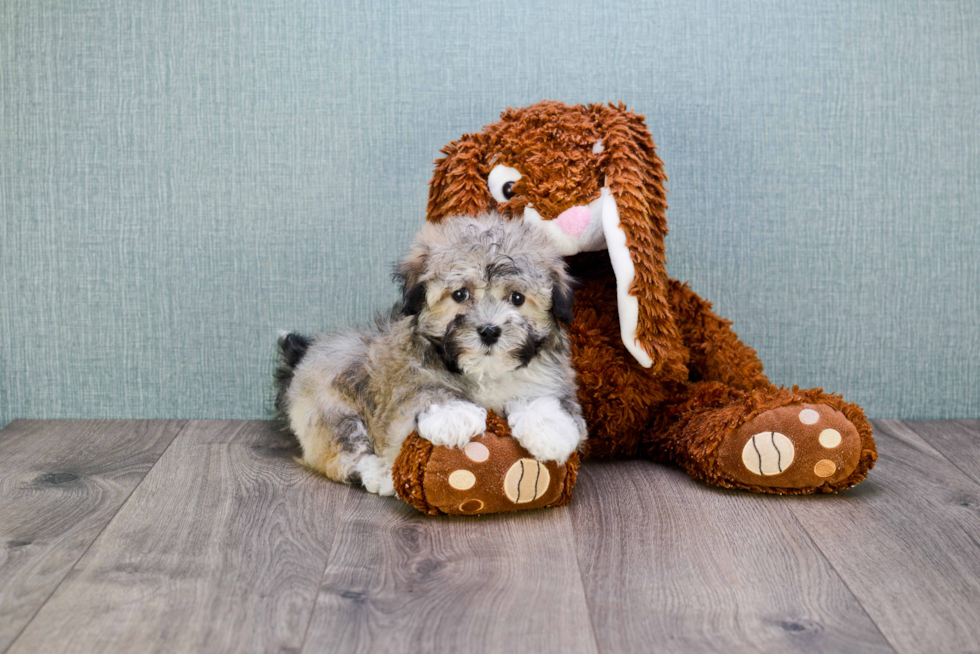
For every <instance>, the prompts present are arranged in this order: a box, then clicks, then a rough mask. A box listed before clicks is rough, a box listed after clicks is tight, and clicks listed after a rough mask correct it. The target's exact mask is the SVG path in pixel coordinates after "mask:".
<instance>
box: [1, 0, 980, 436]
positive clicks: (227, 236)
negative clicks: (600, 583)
mask: <svg viewBox="0 0 980 654" xmlns="http://www.w3.org/2000/svg"><path fill="white" fill-rule="evenodd" d="M546 98H550V99H556V100H561V101H564V102H568V103H580V102H595V101H606V100H614V101H615V100H623V101H624V102H626V103H627V105H629V106H630V107H631V108H633V109H634V110H636V111H638V112H639V113H642V114H645V115H646V117H647V122H648V124H649V126H650V128H651V131H652V132H653V134H654V139H655V140H656V142H657V144H658V145H659V148H660V153H661V156H662V157H663V159H664V161H665V162H666V166H667V173H668V175H669V177H670V183H669V188H670V196H669V198H668V199H669V202H670V210H669V211H668V220H669V222H670V225H671V234H670V237H669V238H668V257H669V262H670V263H669V267H670V272H671V273H672V275H673V276H675V277H678V278H680V279H684V280H689V281H690V282H691V284H692V286H693V287H694V289H695V290H697V291H698V292H699V293H701V294H702V295H704V296H705V297H707V298H709V299H711V300H713V301H714V303H715V307H716V309H717V310H718V312H719V313H721V314H722V315H725V316H727V317H729V318H732V319H733V320H734V321H735V328H736V330H737V332H738V333H739V335H740V336H741V337H742V338H743V340H745V341H746V342H747V343H748V344H750V345H751V346H753V347H755V348H756V349H757V350H758V351H759V353H760V355H761V356H762V358H763V360H764V362H765V363H766V368H767V370H768V372H769V374H770V376H771V378H772V379H773V380H774V381H775V382H778V383H781V384H793V383H798V384H801V385H804V386H823V387H825V388H826V389H828V390H833V391H837V392H841V393H843V394H844V395H845V397H847V398H848V399H851V400H854V401H857V402H859V403H861V404H862V405H863V406H864V407H865V408H866V409H867V411H868V413H869V415H871V416H872V417H901V418H940V417H943V418H952V417H960V418H970V417H972V418H977V417H980V366H978V362H980V263H978V261H980V255H978V252H980V172H978V171H980V115H978V113H980V112H978V107H980V3H977V2H975V1H974V0H964V1H961V2H957V1H948V2H934V1H932V0H929V1H926V0H910V1H907V2H900V3H897V2H889V1H886V0H882V1H880V2H868V1H865V2H841V1H831V2H822V3H802V2H798V1H796V0H773V1H771V2H768V1H765V2H764V1H758V0H751V1H750V0H743V1H739V2H723V1H711V0H693V1H692V0H675V1H671V2H656V3H646V2H637V1H636V0H630V1H629V2H626V1H618V0H603V1H600V2H595V3H591V4H588V5H586V3H569V4H560V3H555V2H535V1H522V0H495V1H494V2H479V1H472V2H471V1H465V0H456V1H452V2H438V3H436V2H431V3H430V2H418V1H417V0H413V1H397V2H376V3H366V2H357V1H352V0H349V1H344V2H314V1H300V0H255V1H244V0H227V1H223V2H220V3H219V2H210V1H207V0H171V1H160V2H131V1H130V0H101V1H91V2H90V1H86V0H52V1H51V2H36V1H23V0H3V2H0V290H2V293H0V371H2V383H0V424H5V423H6V422H8V421H9V420H11V419H14V418H59V417H110V418H115V417H160V418H163V417H168V418H169V417H173V418H177V417H181V418H197V417H212V418H245V417H262V416H266V415H268V414H267V411H268V409H269V406H270V404H271V397H272V394H271V383H270V378H271V371H272V367H273V359H274V356H273V352H274V341H275V338H276V335H277V333H278V332H279V331H280V330H282V329H295V330H302V331H307V332H310V331H317V330H325V329H330V328H335V327H338V326H341V325H346V324H348V323H356V322H361V321H365V320H367V319H368V318H369V317H370V316H371V315H372V314H373V312H374V311H375V310H376V309H378V308H381V307H385V306H386V305H388V304H389V303H390V302H391V301H392V300H394V298H395V297H396V293H395V289H394V286H393V285H392V283H391V281H390V277H389V275H390V266H391V263H392V262H393V261H394V260H395V259H396V258H397V257H398V256H399V254H400V253H401V251H402V250H403V248H405V247H406V245H407V244H408V242H409V239H410V237H411V235H412V233H413V232H414V230H415V229H416V228H417V227H418V226H419V224H420V223H421V221H422V219H423V214H424V209H425V200H426V184H427V182H428V179H429V176H430V174H431V170H432V161H433V160H434V159H435V158H436V157H437V156H438V150H439V148H440V147H441V146H442V145H444V144H445V143H448V142H449V141H451V140H453V139H455V138H457V137H458V136H460V135H461V134H463V133H465V132H469V131H476V130H478V129H479V128H480V127H481V126H483V125H484V124H487V123H490V122H493V121H495V120H496V118H497V116H498V115H499V113H500V111H501V110H503V109H504V108H506V107H508V106H514V107H517V106H523V105H527V104H530V103H533V102H536V101H538V100H541V99H546Z"/></svg>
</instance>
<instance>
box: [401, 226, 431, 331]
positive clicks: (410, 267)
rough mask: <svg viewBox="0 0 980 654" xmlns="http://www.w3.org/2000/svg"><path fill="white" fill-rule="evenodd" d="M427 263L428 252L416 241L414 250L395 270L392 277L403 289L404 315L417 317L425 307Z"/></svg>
mask: <svg viewBox="0 0 980 654" xmlns="http://www.w3.org/2000/svg"><path fill="white" fill-rule="evenodd" d="M427 261H428V251H427V250H426V248H425V247H423V246H422V245H421V243H420V242H419V241H418V240H416V242H415V244H414V245H413V246H412V249H411V250H409V252H408V254H407V255H405V258H404V259H403V260H402V261H401V263H399V264H398V266H397V267H396V268H395V273H394V275H392V277H393V278H394V280H395V282H397V283H398V284H400V285H401V287H402V306H401V313H402V315H405V316H417V315H418V314H419V312H420V311H422V307H424V306H425V282H423V281H422V275H423V273H424V272H425V266H426V263H427Z"/></svg>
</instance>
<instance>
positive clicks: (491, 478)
mask: <svg viewBox="0 0 980 654" xmlns="http://www.w3.org/2000/svg"><path fill="white" fill-rule="evenodd" d="M488 427H491V428H492V426H490V425H488ZM578 465H579V458H578V454H577V453H575V454H572V456H571V457H570V458H569V460H568V461H567V462H566V463H565V464H564V465H559V464H557V463H555V462H553V461H552V462H547V463H542V462H539V461H536V460H535V459H534V457H532V456H531V455H530V453H528V451H527V450H525V449H524V448H523V447H521V445H520V444H519V443H518V442H517V441H516V440H515V439H514V438H512V437H510V436H500V435H498V434H496V433H494V432H491V431H486V432H484V434H483V435H482V436H478V437H476V438H474V439H473V440H472V441H470V442H469V443H468V444H467V445H466V447H464V448H462V449H457V448H450V447H437V446H434V445H432V443H430V442H429V441H427V440H425V439H424V438H422V437H420V436H419V435H418V434H412V435H411V436H409V437H408V439H407V440H406V441H405V444H404V445H403V446H402V450H401V453H400V454H399V456H398V459H397V460H396V461H395V465H394V469H393V475H392V476H393V478H394V482H395V491H396V492H397V493H398V496H399V497H401V498H402V499H403V500H405V501H406V502H408V503H409V504H411V505H412V506H414V507H415V508H417V509H419V510H420V511H424V512H425V513H429V514H433V515H436V514H450V515H483V514H487V513H504V512H507V511H522V510H525V509H540V508H544V507H553V506H561V505H563V504H567V503H568V502H569V501H571V499H572V487H573V486H574V485H575V478H576V475H577V473H578Z"/></svg>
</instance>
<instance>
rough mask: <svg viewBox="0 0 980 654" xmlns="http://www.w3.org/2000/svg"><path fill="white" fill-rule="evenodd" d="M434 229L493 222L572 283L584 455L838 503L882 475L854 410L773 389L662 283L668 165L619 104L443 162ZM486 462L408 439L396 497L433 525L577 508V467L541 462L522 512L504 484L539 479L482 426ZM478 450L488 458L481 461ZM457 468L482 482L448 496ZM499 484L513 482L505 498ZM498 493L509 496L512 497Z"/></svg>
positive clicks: (478, 137)
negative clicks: (439, 516)
mask: <svg viewBox="0 0 980 654" xmlns="http://www.w3.org/2000/svg"><path fill="white" fill-rule="evenodd" d="M443 153H444V154H445V155H446V156H445V157H444V158H442V159H439V160H438V161H437V162H436V170H435V175H434V176H433V179H432V182H431V184H430V191H429V206H428V219H429V220H431V221H436V222H438V221H441V220H444V219H450V220H451V219H452V216H454V215H460V214H468V215H471V214H477V213H481V212H484V211H489V210H491V209H493V210H497V211H499V212H501V213H503V214H504V215H507V216H511V217H513V218H515V219H523V220H524V221H525V222H526V223H529V224H531V225H533V226H534V227H535V228H538V229H541V230H542V231H544V232H545V233H546V234H547V235H549V237H551V239H552V240H553V242H554V243H556V244H557V245H558V247H559V248H560V249H561V250H562V252H563V254H565V255H568V256H569V260H568V261H569V265H570V269H571V272H572V275H573V276H575V277H576V278H577V280H578V281H579V288H578V290H577V291H576V296H575V311H574V319H573V321H572V325H571V327H570V336H571V340H572V357H573V362H574V364H575V367H576V370H577V372H578V376H579V399H580V402H581V404H582V408H583V410H584V414H585V418H586V421H587V422H588V425H589V438H588V441H587V442H586V447H585V451H584V452H583V454H584V456H586V457H645V458H649V459H654V460H657V461H665V462H671V463H675V464H678V465H680V466H681V467H683V468H684V469H685V470H686V471H687V472H688V473H689V474H690V475H691V476H693V477H696V478H698V479H702V480H704V481H707V482H709V483H712V484H717V485H720V486H726V487H730V488H741V489H745V490H751V491H756V492H764V493H782V494H802V493H815V492H835V491H838V490H841V489H844V488H848V487H850V486H853V485H854V484H856V483H858V482H860V481H862V480H863V479H864V478H865V477H866V476H867V473H868V470H869V469H870V468H871V467H872V466H873V465H874V462H875V460H876V459H877V451H876V449H875V444H874V438H873V436H872V429H871V425H870V424H869V423H868V421H867V420H866V419H865V417H864V413H863V411H862V410H861V408H860V407H858V406H857V405H855V404H850V403H848V402H845V401H843V399H841V397H840V396H837V395H830V394H826V393H824V392H823V391H822V390H821V389H809V390H802V389H799V388H797V387H795V386H794V387H793V388H792V389H787V388H779V387H776V386H773V385H772V384H771V383H770V382H769V380H768V379H767V378H766V376H765V375H764V374H763V371H762V364H761V363H760V361H759V359H758V358H757V357H756V354H755V352H754V351H753V350H752V349H751V348H749V347H747V346H745V345H744V344H743V343H741V342H740V341H739V340H738V337H737V336H736V335H735V333H734V332H733V331H732V330H731V323H730V322H729V321H727V320H724V319H723V318H719V317H718V316H717V315H715V314H714V313H713V312H712V311H711V305H710V304H709V303H708V302H707V301H705V300H703V299H701V298H700V297H698V296H697V295H696V294H695V293H694V292H693V291H692V290H690V289H689V288H688V287H687V285H686V284H681V283H679V282H677V281H675V280H672V279H669V278H668V277H667V273H666V267H665V263H666V259H665V254H664V237H665V236H666V235H667V223H666V219H665V216H664V214H665V211H666V208H667V204H666V193H665V189H664V182H665V181H666V176H665V175H664V172H663V162H661V160H660V158H659V157H658V156H657V154H656V150H655V146H654V144H653V140H652V138H651V136H650V133H649V131H648V130H647V128H646V125H645V124H644V120H643V117H642V116H639V115H637V114H634V113H632V112H630V111H628V110H627V109H626V107H625V106H623V105H622V104H620V105H619V106H613V105H608V106H607V105H601V104H592V105H576V106H568V105H564V104H561V103H559V102H541V103H538V104H536V105H533V106H530V107H526V108H524V109H516V110H515V109H509V110H507V111H505V112H504V113H503V114H502V115H501V119H500V122H497V123H495V124H493V125H488V126H487V127H485V128H484V129H483V131H481V132H479V133H475V134H467V135H464V136H463V137H462V138H460V139H459V140H457V141H454V142H452V143H450V144H449V145H447V146H446V147H445V148H444V149H443ZM488 430H489V431H488V433H487V434H485V435H484V437H483V441H484V442H485V443H486V444H487V445H488V449H489V452H490V455H489V457H487V458H485V459H484V460H482V461H472V460H469V459H467V458H466V456H465V455H464V454H462V453H461V452H460V451H450V450H446V449H445V448H433V447H432V446H431V445H430V444H428V443H427V442H425V441H424V440H422V439H420V438H418V437H415V436H413V437H411V438H409V439H408V441H406V444H405V446H404V448H403V450H402V454H401V456H400V457H399V460H398V462H397V463H396V466H395V488H396V490H397V492H398V494H399V495H400V496H401V497H402V498H403V499H405V500H406V501H408V502H410V503H411V504H413V505H414V506H416V507H418V508H419V509H421V510H424V511H427V512H429V513H490V512H499V511H505V510H517V509H523V508H535V507H538V506H557V505H559V504H563V503H565V502H567V501H569V500H570V499H571V488H572V485H573V484H574V481H575V472H576V468H577V465H578V460H577V459H573V460H571V461H569V463H568V464H567V465H566V466H565V468H563V469H555V466H554V464H549V465H550V466H551V467H550V468H549V471H550V474H549V480H550V482H549V483H550V486H548V487H547V488H545V489H544V491H543V492H541V493H538V492H535V493H532V495H533V496H534V497H533V498H532V500H531V501H529V500H528V499H527V498H528V494H527V493H524V495H523V501H522V502H521V503H517V502H515V501H514V498H515V497H517V496H518V495H519V493H516V492H514V488H516V487H515V486H514V483H515V482H514V480H516V479H521V480H523V479H524V472H525V471H526V470H528V469H529V466H532V465H538V466H541V465H542V464H538V463H537V462H535V461H534V460H533V459H531V458H529V455H528V454H527V453H526V452H525V451H523V450H522V448H521V447H520V446H519V445H517V444H516V442H515V441H514V440H513V439H512V438H510V437H509V436H508V433H507V423H506V421H504V420H502V419H500V418H498V417H496V416H493V417H492V419H491V420H490V421H489V422H488ZM481 451H482V450H481ZM460 468H465V469H467V470H470V471H471V472H473V473H474V475H475V476H476V478H477V484H476V485H475V486H474V487H471V488H468V489H457V488H453V487H452V485H451V484H450V483H449V476H450V474H451V472H453V471H454V470H456V469H460ZM508 480H510V481H509V482H508ZM508 484H509V486H508Z"/></svg>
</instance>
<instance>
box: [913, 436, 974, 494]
mask: <svg viewBox="0 0 980 654" xmlns="http://www.w3.org/2000/svg"><path fill="white" fill-rule="evenodd" d="M902 424H903V425H905V426H906V427H908V428H909V429H911V430H912V431H914V432H915V433H916V434H918V435H919V436H921V437H922V440H924V441H925V442H927V443H929V444H930V445H932V447H933V448H934V449H936V450H937V451H938V452H939V453H940V454H942V455H943V456H944V457H946V459H948V460H949V462H950V463H952V464H953V465H954V466H956V467H957V468H959V469H960V470H962V471H963V472H964V473H966V474H967V476H969V477H970V478H971V479H973V481H975V482H977V483H978V484H980V420H942V421H940V420H912V421H903V423H902Z"/></svg>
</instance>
